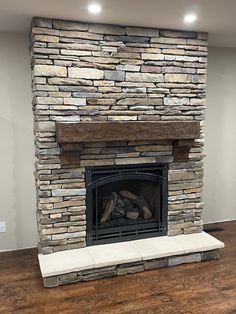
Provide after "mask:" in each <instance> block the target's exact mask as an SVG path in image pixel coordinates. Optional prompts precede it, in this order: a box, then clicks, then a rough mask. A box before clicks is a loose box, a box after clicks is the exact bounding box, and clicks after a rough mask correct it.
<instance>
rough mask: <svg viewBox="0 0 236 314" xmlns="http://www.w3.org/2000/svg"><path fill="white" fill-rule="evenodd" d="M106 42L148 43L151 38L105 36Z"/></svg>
mask: <svg viewBox="0 0 236 314" xmlns="http://www.w3.org/2000/svg"><path fill="white" fill-rule="evenodd" d="M104 40H107V41H112V42H113V41H114V42H116V41H121V42H123V43H148V42H149V37H144V36H113V35H105V36H104Z"/></svg>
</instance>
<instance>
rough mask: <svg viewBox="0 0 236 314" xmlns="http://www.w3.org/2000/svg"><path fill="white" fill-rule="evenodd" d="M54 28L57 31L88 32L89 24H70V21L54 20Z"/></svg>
mask: <svg viewBox="0 0 236 314" xmlns="http://www.w3.org/2000/svg"><path fill="white" fill-rule="evenodd" d="M53 27H54V28H56V29H62V30H68V31H87V30H88V24H87V23H79V22H70V21H61V20H53Z"/></svg>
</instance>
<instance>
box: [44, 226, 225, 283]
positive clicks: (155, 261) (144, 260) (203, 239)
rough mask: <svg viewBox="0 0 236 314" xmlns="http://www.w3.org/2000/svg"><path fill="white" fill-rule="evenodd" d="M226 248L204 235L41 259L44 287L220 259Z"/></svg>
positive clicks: (99, 247)
mask: <svg viewBox="0 0 236 314" xmlns="http://www.w3.org/2000/svg"><path fill="white" fill-rule="evenodd" d="M223 247H224V244H223V243H222V242H221V241H219V240H217V239H215V238H214V237H212V236H210V235H209V234H207V233H205V232H202V233H197V234H190V235H180V236H175V237H155V238H149V239H143V240H135V241H128V242H122V243H114V244H105V245H95V246H90V247H87V248H82V249H76V250H70V251H64V252H57V253H53V254H49V255H39V263H40V268H41V272H42V277H43V281H44V285H45V287H55V286H58V285H63V284H66V283H69V282H80V281H88V280H95V279H100V278H105V277H111V276H116V275H126V274H132V273H136V272H141V271H144V270H148V269H156V268H161V267H167V266H175V265H180V264H184V263H192V262H200V261H205V260H210V259H217V258H219V249H220V248H223Z"/></svg>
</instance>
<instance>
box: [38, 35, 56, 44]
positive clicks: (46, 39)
mask: <svg viewBox="0 0 236 314" xmlns="http://www.w3.org/2000/svg"><path fill="white" fill-rule="evenodd" d="M33 41H43V42H47V43H58V42H59V37H58V36H50V35H35V36H34V37H33Z"/></svg>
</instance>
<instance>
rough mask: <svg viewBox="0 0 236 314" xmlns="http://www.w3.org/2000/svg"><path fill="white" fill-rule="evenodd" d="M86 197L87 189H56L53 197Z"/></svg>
mask: <svg viewBox="0 0 236 314" xmlns="http://www.w3.org/2000/svg"><path fill="white" fill-rule="evenodd" d="M69 195H86V189H56V190H52V196H69Z"/></svg>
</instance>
